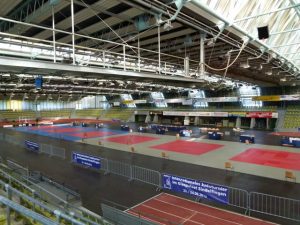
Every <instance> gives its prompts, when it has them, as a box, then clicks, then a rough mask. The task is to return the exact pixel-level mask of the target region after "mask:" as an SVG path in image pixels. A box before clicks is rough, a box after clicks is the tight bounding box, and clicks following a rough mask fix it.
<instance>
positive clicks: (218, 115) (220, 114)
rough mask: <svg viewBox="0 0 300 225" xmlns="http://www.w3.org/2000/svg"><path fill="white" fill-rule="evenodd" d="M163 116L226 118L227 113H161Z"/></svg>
mask: <svg viewBox="0 0 300 225" xmlns="http://www.w3.org/2000/svg"><path fill="white" fill-rule="evenodd" d="M163 115H164V116H207V117H209V116H213V117H228V112H179V111H163Z"/></svg>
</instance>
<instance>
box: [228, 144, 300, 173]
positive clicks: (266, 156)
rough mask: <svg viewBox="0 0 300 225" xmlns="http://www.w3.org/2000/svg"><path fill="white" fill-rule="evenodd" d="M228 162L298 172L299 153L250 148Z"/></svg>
mask: <svg viewBox="0 0 300 225" xmlns="http://www.w3.org/2000/svg"><path fill="white" fill-rule="evenodd" d="M230 160H233V161H239V162H246V163H253V164H257V165H263V166H271V167H277V168H283V169H292V170H300V153H292V152H286V151H277V150H269V149H259V148H250V149H247V150H246V151H244V152H242V153H240V154H238V155H236V156H234V157H232V158H231V159H230Z"/></svg>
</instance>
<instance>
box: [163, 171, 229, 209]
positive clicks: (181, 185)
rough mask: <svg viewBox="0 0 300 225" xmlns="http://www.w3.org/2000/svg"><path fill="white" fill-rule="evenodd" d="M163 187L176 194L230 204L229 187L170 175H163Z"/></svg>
mask: <svg viewBox="0 0 300 225" xmlns="http://www.w3.org/2000/svg"><path fill="white" fill-rule="evenodd" d="M162 186H163V188H164V189H168V190H171V191H174V192H180V193H185V194H188V195H192V196H195V197H199V198H205V199H209V200H212V201H215V202H220V203H224V204H228V196H229V190H228V188H227V187H223V186H219V185H215V184H210V183H205V182H201V181H197V180H193V179H189V178H184V177H178V176H173V175H169V174H163V175H162Z"/></svg>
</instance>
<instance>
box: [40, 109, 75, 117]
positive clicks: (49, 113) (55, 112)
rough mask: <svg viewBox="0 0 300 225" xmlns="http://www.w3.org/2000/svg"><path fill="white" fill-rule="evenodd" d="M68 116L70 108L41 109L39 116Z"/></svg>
mask: <svg viewBox="0 0 300 225" xmlns="http://www.w3.org/2000/svg"><path fill="white" fill-rule="evenodd" d="M70 116H71V110H70V109H60V110H52V111H41V117H42V118H54V117H63V118H69V117H70Z"/></svg>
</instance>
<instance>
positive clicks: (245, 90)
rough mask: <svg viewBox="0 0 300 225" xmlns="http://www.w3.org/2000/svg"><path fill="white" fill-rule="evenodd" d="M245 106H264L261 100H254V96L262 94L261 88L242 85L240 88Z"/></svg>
mask: <svg viewBox="0 0 300 225" xmlns="http://www.w3.org/2000/svg"><path fill="white" fill-rule="evenodd" d="M239 93H240V98H241V103H242V106H243V107H262V102H261V101H252V97H255V96H260V88H259V87H254V86H242V87H240V88H239Z"/></svg>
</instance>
